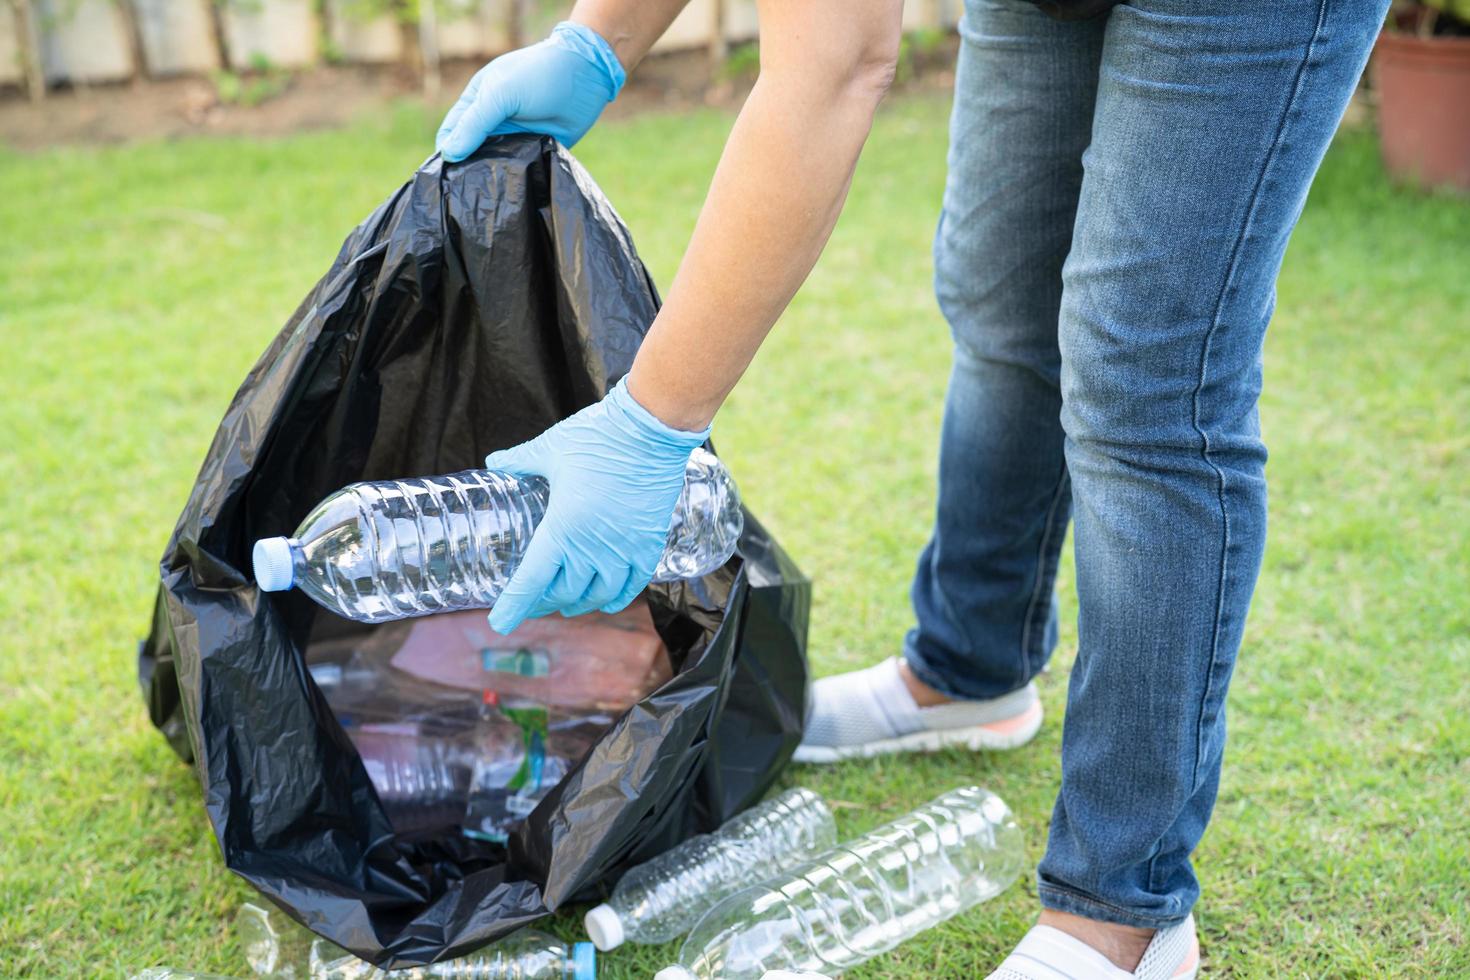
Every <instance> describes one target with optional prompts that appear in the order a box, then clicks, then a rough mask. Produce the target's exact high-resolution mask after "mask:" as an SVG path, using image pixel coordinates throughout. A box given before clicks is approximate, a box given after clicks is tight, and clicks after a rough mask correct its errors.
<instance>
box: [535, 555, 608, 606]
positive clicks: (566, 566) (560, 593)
mask: <svg viewBox="0 0 1470 980" xmlns="http://www.w3.org/2000/svg"><path fill="white" fill-rule="evenodd" d="M596 577H597V569H596V568H594V567H592V566H591V565H589V564H587V563H585V562H582V561H580V560H578V559H577V558H576V557H575V556H573V555H567V556H565V558H564V559H563V561H562V565H561V570H560V571H558V572H557V573H556V577H555V578H553V579H552V580H551V584H550V585H548V586H547V587H546V591H545V592H544V593H543V594H542V596H541V598H540V599H538V600H537V601H536V603H535V604H534V605H533V606H532V607H531V611H530V613H529V614H527V617H526V618H527V619H539V618H541V617H542V616H550V615H551V614H552V613H559V612H561V611H562V610H564V609H569V608H571V607H573V606H575V605H577V604H578V603H580V602H581V601H582V597H583V596H584V595H586V594H587V588H588V586H589V585H591V583H592V581H593V579H595V578H596Z"/></svg>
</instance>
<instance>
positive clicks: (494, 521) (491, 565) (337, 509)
mask: <svg viewBox="0 0 1470 980" xmlns="http://www.w3.org/2000/svg"><path fill="white" fill-rule="evenodd" d="M550 495H551V490H550V486H549V485H548V483H547V482H546V480H544V479H542V478H541V477H529V478H520V477H513V476H509V475H507V474H504V473H497V472H494V471H491V470H465V471H463V472H460V473H452V474H449V475H448V476H439V477H426V478H422V479H412V480H379V481H376V482H371V483H354V484H352V485H350V486H348V487H344V488H343V489H341V490H339V491H337V492H336V493H334V494H332V495H331V496H329V497H327V498H326V499H325V500H323V501H322V502H321V503H320V504H318V505H317V507H316V509H315V510H313V511H312V512H311V513H310V514H309V515H307V517H306V520H304V521H303V522H302V523H301V526H300V527H299V528H297V529H296V532H295V534H294V535H292V536H291V537H278V538H262V539H260V540H259V541H257V542H256V543H255V551H254V554H253V563H254V567H255V581H256V583H257V584H258V585H259V587H260V589H261V590H262V591H264V592H280V591H282V590H285V589H289V588H291V587H292V586H295V587H297V588H300V589H301V590H302V591H303V592H305V593H306V594H307V595H309V596H311V598H312V599H313V600H315V601H316V602H317V603H319V604H320V605H322V606H324V607H326V608H327V609H330V610H331V611H333V612H335V613H337V614H338V615H341V616H345V617H346V618H348V619H355V620H357V621H359V622H363V623H380V622H385V621H387V620H394V619H406V618H408V617H410V616H426V615H429V614H431V613H439V612H447V611H450V610H454V609H486V608H489V607H490V606H493V605H494V604H495V600H496V599H497V598H498V597H499V596H500V593H501V591H502V590H503V589H504V588H505V585H506V583H507V582H509V581H510V577H511V575H512V574H514V573H515V570H516V568H517V567H518V566H519V565H520V561H521V557H522V556H523V555H524V554H525V549H526V546H527V545H528V544H529V543H530V540H531V533H532V532H533V531H534V530H535V529H536V525H537V524H539V523H540V521H541V518H542V516H543V515H544V514H545V513H546V506H547V502H548V501H549V500H550ZM743 523H744V521H743V517H742V515H741V512H740V497H739V494H738V493H737V492H736V489H735V484H734V481H733V480H731V479H730V473H729V471H728V470H726V469H725V466H724V464H723V463H721V462H720V461H719V460H718V459H717V458H715V456H714V454H713V453H710V452H708V451H706V450H704V449H695V450H694V451H693V452H692V453H691V454H690V456H689V463H688V466H687V467H686V468H685V471H684V489H683V492H682V493H681V494H680V496H679V503H678V505H677V506H676V507H675V508H674V514H673V519H672V522H671V523H670V525H669V535H668V539H667V542H666V544H665V546H664V554H663V558H662V559H661V560H660V562H659V564H658V568H657V569H656V570H655V571H654V575H653V581H655V582H672V581H676V580H679V579H687V578H696V577H698V576H701V575H706V574H708V573H709V572H712V571H714V570H715V569H717V568H719V567H720V566H721V565H723V564H724V563H725V562H726V561H728V560H729V558H730V556H731V555H732V554H734V553H735V545H736V542H737V541H738V540H739V537H740V532H741V530H742V527H743Z"/></svg>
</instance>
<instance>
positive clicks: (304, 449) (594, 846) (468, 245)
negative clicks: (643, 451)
mask: <svg viewBox="0 0 1470 980" xmlns="http://www.w3.org/2000/svg"><path fill="white" fill-rule="evenodd" d="M657 308H658V297H657V294H656V292H655V290H654V287H653V284H652V282H651V281H650V279H649V276H648V274H647V272H646V270H645V269H644V267H643V265H642V263H641V262H640V261H639V259H638V256H637V253H636V252H635V251H634V248H633V243H632V240H631V238H630V237H629V234H628V231H627V229H626V228H625V227H624V226H623V224H622V222H621V220H620V219H619V218H618V216H617V215H616V213H615V212H614V211H613V209H612V207H611V206H610V205H609V204H608V202H607V201H606V199H605V198H604V197H603V196H602V194H601V192H600V191H599V190H598V188H597V187H596V185H595V184H594V183H593V182H592V180H591V178H590V177H589V176H588V175H587V173H586V172H585V171H584V170H583V169H582V168H581V166H580V165H578V164H577V162H576V161H575V160H573V158H572V157H571V156H570V155H569V154H568V153H567V152H566V151H565V150H563V149H562V148H560V147H559V146H558V145H557V144H556V143H555V142H554V141H552V140H550V139H548V138H545V137H536V136H526V135H522V136H511V137H506V138H501V139H495V140H491V141H490V142H489V143H488V144H487V145H486V146H485V147H484V148H482V149H481V150H480V151H479V152H478V153H477V154H475V156H473V157H471V158H470V159H469V160H467V161H465V162H464V163H462V164H454V165H446V164H445V163H443V162H442V161H441V160H440V159H439V158H438V157H437V156H436V157H433V158H431V159H430V160H429V161H428V162H427V163H425V164H424V165H423V166H422V167H421V168H420V169H419V170H418V171H417V172H416V173H415V174H414V175H413V177H412V179H410V180H409V181H408V182H407V183H406V184H404V186H403V187H402V188H400V189H399V190H398V191H397V192H395V193H394V194H393V195H392V196H391V197H390V198H389V199H388V200H387V201H386V202H384V203H383V204H382V205H381V206H380V207H379V208H378V209H377V210H376V211H374V212H373V214H372V215H371V216H369V217H368V218H367V220H365V221H364V222H363V223H362V224H361V225H360V226H359V227H358V228H357V229H356V230H355V231H353V232H352V234H351V235H349V236H348V238H347V240H346V242H345V243H344V245H343V247H342V250H341V253H340V254H339V255H338V257H337V259H336V261H335V262H334V263H333V264H332V267H331V269H330V270H329V271H328V272H327V274H326V275H325V276H324V277H323V278H322V279H321V281H320V282H319V283H318V284H317V285H316V287H315V288H314V289H313V290H312V291H311V293H310V294H309V295H308V296H307V297H306V299H305V300H304V301H303V302H302V303H301V305H300V307H299V308H298V309H297V311H296V312H295V314H294V315H293V316H292V317H291V319H290V321H289V322H288V323H287V324H286V326H285V328H284V329H282V330H281V332H280V333H279V334H278V335H277V337H276V338H275V340H274V341H273V342H272V343H271V344H270V346H269V348H268V349H267V350H266V352H265V353H264V354H263V355H262V356H261V358H260V360H259V361H258V362H257V363H256V365H255V366H254V368H252V369H251V371H250V373H249V375H248V376H247V377H246V379H245V382H244V384H243V385H242V386H241V387H240V390H239V391H238V393H237V394H236V395H235V398H234V401H233V402H232V403H231V405H230V407H229V410H228V412H227V413H226V414H225V417H224V419H223V421H222V422H221V423H220V426H219V430H218V432H217V433H216V435H215V438H214V442H213V445H212V446H211V447H210V449H209V453H208V455H207V456H206V458H205V461H204V465H203V467H202V468H201V469H200V471H199V476H198V479H197V481H196V483H195V486H194V488H193V492H192V493H191V495H190V497H189V501H188V503H187V505H186V506H185V508H184V512H183V514H182V515H181V516H180V517H179V520H178V524H177V526H176V527H175V529H174V533H173V536H172V538H171V539H170V541H169V544H168V548H167V550H166V552H165V554H164V556H163V560H162V563H161V566H160V571H161V575H162V582H161V585H160V589H159V594H158V600H157V603H156V606H155V612H154V618H153V626H152V632H151V635H150V636H149V637H148V639H147V640H145V641H144V642H143V643H142V645H141V647H140V651H139V661H138V671H139V680H140V682H141V684H142V687H143V691H144V695H145V698H146V700H147V702H148V708H149V711H150V714H151V716H152V719H153V721H154V723H155V724H156V725H157V726H158V727H159V728H160V729H161V730H162V731H163V733H164V734H165V736H167V738H168V740H169V742H170V744H171V745H172V746H173V747H174V748H175V750H176V751H177V752H178V753H179V754H180V755H181V756H182V757H183V758H184V759H186V760H188V761H191V762H192V763H193V764H194V767H195V769H196V772H197V775H198V778H199V781H200V783H201V785H202V787H203V790H204V802H205V808H206V810H207V812H208V816H209V820H210V823H211V824H212V825H213V828H214V832H215V835H216V837H217V838H218V841H219V845H220V849H221V851H222V853H223V855H224V859H225V862H226V864H227V865H228V866H229V867H230V869H231V870H233V871H234V872H236V873H237V874H239V875H240V876H241V877H243V878H245V879H246V880H247V881H249V882H250V883H251V884H252V885H254V886H255V887H256V888H257V889H259V890H260V892H261V893H262V894H264V895H265V896H267V897H268V898H270V899H271V900H272V901H274V902H275V903H276V904H277V905H279V906H280V907H281V908H283V909H285V910H286V911H287V912H288V913H289V914H290V915H291V916H292V917H293V918H295V919H296V920H297V921H299V922H301V923H302V924H303V925H305V926H307V927H308V928H310V929H312V930H313V931H314V932H316V933H318V934H319V935H321V936H323V937H325V938H327V939H329V940H331V941H332V942H334V943H336V944H338V945H340V946H343V947H346V948H347V949H349V950H351V951H352V952H354V953H356V954H358V955H359V956H362V957H363V958H365V959H368V960H370V961H372V962H374V963H376V964H378V965H380V966H384V967H398V966H407V965H414V964H420V963H425V962H430V961H434V960H439V959H444V958H449V957H454V956H459V955H463V954H465V953H467V952H470V951H471V950H473V949H475V948H476V947H478V946H481V945H483V944H484V943H487V942H489V941H491V940H494V939H496V938H498V937H500V936H503V935H506V934H507V933H509V932H511V931H512V930H514V929H516V928H518V927H520V926H523V925H526V924H528V923H530V922H533V921H535V920H536V919H538V918H540V917H542V916H544V915H546V914H547V913H548V911H550V910H554V909H556V908H558V907H560V906H561V905H563V904H565V903H567V902H570V901H573V900H576V899H581V898H590V897H594V896H597V895H599V894H601V893H602V892H603V891H605V890H606V888H607V887H608V886H609V885H610V884H611V883H612V882H613V881H615V880H616V878H617V876H618V875H619V874H620V873H621V872H622V871H623V870H624V869H626V868H628V867H630V866H631V865H633V864H636V863H638V862H640V861H643V860H646V859H648V858H650V857H652V856H654V855H655V854H658V853H660V852H662V851H663V850H666V849H667V848H669V847H671V846H673V845H674V844H676V843H678V842H679V841H681V840H683V839H684V838H686V837H688V836H691V835H692V834H695V833H699V832H705V831H709V830H712V829H714V828H715V827H716V826H718V825H719V824H720V823H721V822H722V821H724V820H725V819H726V818H728V817H730V816H731V815H733V814H735V813H736V812H738V811H740V810H741V809H743V808H744V807H746V806H748V805H750V804H751V803H753V802H754V801H756V800H757V799H759V798H760V796H761V794H762V793H763V792H764V791H765V790H766V789H767V787H769V786H770V784H771V783H772V782H773V780H774V779H775V778H776V776H777V774H778V773H779V772H780V770H781V768H782V766H783V765H784V764H785V763H786V761H787V759H788V757H789V756H790V753H791V752H792V750H793V749H794V748H795V746H796V743H797V742H798V741H799V739H800V732H801V726H802V719H803V710H804V699H805V689H806V682H807V667H806V660H805V638H806V622H807V611H808V605H809V584H808V582H807V581H806V579H805V578H804V577H803V576H802V575H801V573H800V572H799V571H798V570H797V568H796V567H795V566H794V565H793V564H792V562H791V561H790V559H789V558H788V557H787V556H786V554H785V553H784V552H783V551H782V550H781V548H780V546H779V545H777V543H776V542H775V541H774V540H773V539H772V538H771V537H770V535H769V534H768V533H766V531H765V530H764V529H763V528H762V527H761V525H760V523H759V521H757V520H755V519H754V517H753V516H751V515H749V514H748V513H747V515H746V525H745V526H746V530H745V534H744V537H743V538H742V541H741V545H740V549H739V552H738V554H737V557H736V558H734V559H732V560H731V562H730V563H729V564H728V565H727V566H726V567H725V568H723V569H721V570H719V571H717V572H715V573H713V574H711V575H708V576H706V577H705V578H703V579H700V580H695V581H688V582H677V583H672V584H668V585H658V586H653V587H651V588H650V589H649V591H648V592H647V593H646V595H647V598H648V601H649V606H650V608H651V611H652V614H653V619H654V625H655V627H656V629H657V631H658V634H659V636H660V638H661V639H662V641H663V643H664V645H665V647H667V649H668V651H669V655H670V658H671V661H672V665H673V671H674V674H673V677H672V679H670V680H669V681H668V682H667V683H666V684H664V685H663V686H661V687H659V688H658V689H657V690H656V691H654V692H653V693H652V694H650V695H648V696H646V697H644V698H642V699H641V700H639V701H638V703H636V704H635V705H633V707H631V708H629V709H628V710H627V711H625V712H623V713H622V714H621V715H620V717H619V718H618V720H617V722H616V723H615V724H614V725H613V726H612V728H611V730H610V731H609V732H608V733H607V735H606V736H604V737H603V738H602V739H601V740H600V741H599V742H598V743H597V744H596V745H595V747H594V748H593V749H592V751H591V753H590V754H589V755H588V756H587V758H586V759H584V760H583V761H582V762H581V763H580V764H579V765H577V766H576V767H575V768H574V769H573V770H572V771H571V773H570V774H569V775H568V776H567V778H566V779H565V780H564V781H563V782H562V783H561V784H560V785H559V786H558V787H557V788H556V789H555V790H553V791H552V792H551V794H550V795H549V796H547V797H546V798H545V799H544V800H543V801H542V802H541V803H540V804H539V805H538V806H537V807H536V809H535V811H534V812H533V813H532V814H531V815H530V817H529V818H528V819H527V820H526V821H525V823H524V824H523V825H522V826H521V827H520V828H519V829H518V830H517V831H516V832H515V833H514V834H513V835H512V836H511V839H510V841H509V843H508V844H507V845H505V846H500V845H495V844H489V843H485V842H480V841H474V840H469V839H466V838H463V837H461V836H458V835H446V836H444V837H442V838H434V839H427V840H408V839H402V838H399V837H396V836H395V835H394V832H393V829H392V827H391V826H390V824H389V822H388V820H387V818H386V816H385V815H384V812H383V808H382V805H381V804H380V802H379V801H378V799H377V797H376V795H375V793H374V790H373V787H372V784H371V783H370V781H369V779H368V777H367V773H366V771H365V770H364V768H363V764H362V761H361V760H360V759H359V757H358V756H357V753H356V752H355V750H354V749H353V746H352V742H351V741H350V740H349V739H348V738H347V737H346V735H345V734H344V733H343V731H342V729H341V727H340V726H339V725H338V724H337V723H336V721H335V720H334V718H333V717H332V715H331V712H330V711H329V710H328V708H327V705H326V702H325V699H324V698H323V697H322V695H321V692H320V691H319V690H318V689H317V687H316V685H315V683H314V681H313V680H312V678H311V676H310V674H309V673H308V671H307V669H306V662H307V659H308V656H309V654H310V651H311V650H312V648H313V646H314V645H315V644H321V643H341V642H344V641H347V642H350V641H351V640H352V638H353V637H356V636H362V635H364V634H366V633H370V632H371V631H373V630H375V629H380V628H383V627H374V626H369V625H364V624H359V623H354V622H348V621H345V620H342V619H339V618H337V617H334V616H332V615H331V614H330V613H328V612H326V611H324V610H322V609H320V608H319V607H317V606H316V605H315V604H313V603H312V602H311V601H310V600H309V599H306V598H305V597H304V596H302V595H301V594H299V593H295V592H292V593H277V594H271V595H266V594H262V593H261V592H259V591H258V590H257V589H256V588H255V586H254V584H253V582H252V581H251V576H250V573H249V568H250V563H249V558H250V548H251V545H252V543H253V542H254V541H255V539H256V538H258V537H262V536H265V535H269V534H278V533H280V532H281V530H282V529H289V528H292V527H295V526H296V525H297V523H298V522H299V521H300V520H301V518H302V517H303V516H304V515H305V513H306V512H307V511H308V510H309V509H310V508H311V507H312V506H313V505H314V504H315V503H316V502H317V501H318V500H320V499H321V498H322V497H324V496H326V495H327V494H328V493H330V492H332V491H334V490H336V489H338V488H339V487H342V486H344V485H346V484H348V483H352V482H354V481H357V480H375V479H384V478H390V477H400V476H409V475H416V474H428V473H449V472H454V471H455V470H459V469H464V468H467V467H471V466H476V465H480V461H481V460H482V459H483V458H484V456H485V455H486V453H488V452H490V451H492V450H496V449H500V448H503V447H506V446H511V445H514V444H516V443H519V442H521V441H523V440H525V439H527V438H530V437H532V436H534V435H536V434H538V433H540V432H541V431H543V430H544V429H545V428H547V427H548V426H550V425H551V424H553V423H554V422H556V421H557V420H559V419H561V418H564V417H566V416H567V415H570V414H572V413H573V412H575V411H577V410H578V409H580V408H582V407H583V406H585V405H587V404H589V403H591V402H593V401H594V400H596V399H598V398H600V397H601V396H602V395H603V394H604V393H605V392H606V391H607V390H608V388H609V387H610V386H611V385H613V384H614V383H616V381H617V380H618V379H619V378H620V377H621V376H622V375H623V374H624V373H626V372H627V370H628V368H629V366H630V365H631V363H632V360H633V356H634V354H635V352H636V351H637V349H638V345H639V343H640V341H641V340H642V337H643V335H644V332H645V331H646V330H647V328H648V326H649V324H650V323H651V322H652V320H653V316H654V313H655V312H656V310H657ZM201 370H207V365H201ZM737 476H738V475H737ZM386 625H387V626H391V625H392V624H386Z"/></svg>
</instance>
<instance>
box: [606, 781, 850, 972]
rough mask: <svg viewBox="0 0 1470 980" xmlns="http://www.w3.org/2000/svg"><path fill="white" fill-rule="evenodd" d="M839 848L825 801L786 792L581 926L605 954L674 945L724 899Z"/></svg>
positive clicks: (690, 846)
mask: <svg viewBox="0 0 1470 980" xmlns="http://www.w3.org/2000/svg"><path fill="white" fill-rule="evenodd" d="M836 842H837V824H836V823H835V822H834V821H833V819H832V812H831V811H830V810H828V809H827V804H826V803H824V802H823V801H822V798H821V797H820V796H818V795H817V794H816V793H813V792H812V791H811V790H809V789H803V788H801V787H796V788H794V789H788V790H786V791H785V792H784V793H780V794H778V795H777V796H774V797H772V798H771V799H769V800H766V801H765V802H764V803H761V804H759V805H757V806H754V807H751V808H750V809H749V810H746V811H745V812H744V813H742V814H740V815H739V816H737V817H734V818H733V819H731V820H728V821H726V822H725V824H724V825H723V826H721V827H720V829H719V830H716V831H715V832H714V833H711V834H700V835H699V836H697V837H691V838H689V839H688V840H686V841H685V842H684V843H682V844H680V845H679V846H678V847H675V848H673V849H672V850H669V851H666V852H665V853H663V854H661V855H659V856H658V857H656V858H654V859H653V860H652V861H648V862H646V863H644V864H640V865H639V866H638V867H636V868H634V869H633V870H631V871H629V872H628V873H627V874H625V875H623V877H622V879H621V880H620V881H619V882H618V884H617V887H616V888H614V889H613V893H612V896H611V897H610V898H609V899H608V900H607V902H606V903H604V904H602V905H599V906H597V907H596V908H594V909H592V910H591V911H589V912H588V913H587V916H586V918H585V919H584V920H583V924H584V925H585V926H586V929H587V935H588V936H590V937H591V938H592V942H593V943H594V944H595V945H596V946H597V948H598V949H600V950H602V951H603V952H606V951H608V950H610V949H615V948H617V947H618V946H620V945H622V944H623V943H624V942H635V943H664V942H668V941H669V940H670V939H674V938H676V937H678V936H681V935H683V934H684V933H686V932H688V931H689V927H690V926H692V925H694V923H696V922H698V921H699V917H700V916H701V915H703V914H704V913H705V912H706V911H708V910H709V909H710V908H712V907H713V906H714V905H715V904H716V903H718V902H719V901H720V899H722V898H724V897H725V896H726V895H730V894H733V893H734V892H737V891H739V890H740V889H742V888H744V887H746V886H747V885H750V884H753V883H754V882H757V881H760V880H761V879H763V878H768V877H770V876H771V875H772V874H775V873H777V872H780V871H783V870H785V869H787V868H790V867H793V866H795V865H797V864H800V863H801V862H803V861H805V860H807V859H809V858H810V857H811V856H812V855H814V854H817V853H820V852H822V851H825V850H826V849H828V848H830V847H831V846H832V845H833V844H835V843H836Z"/></svg>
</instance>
